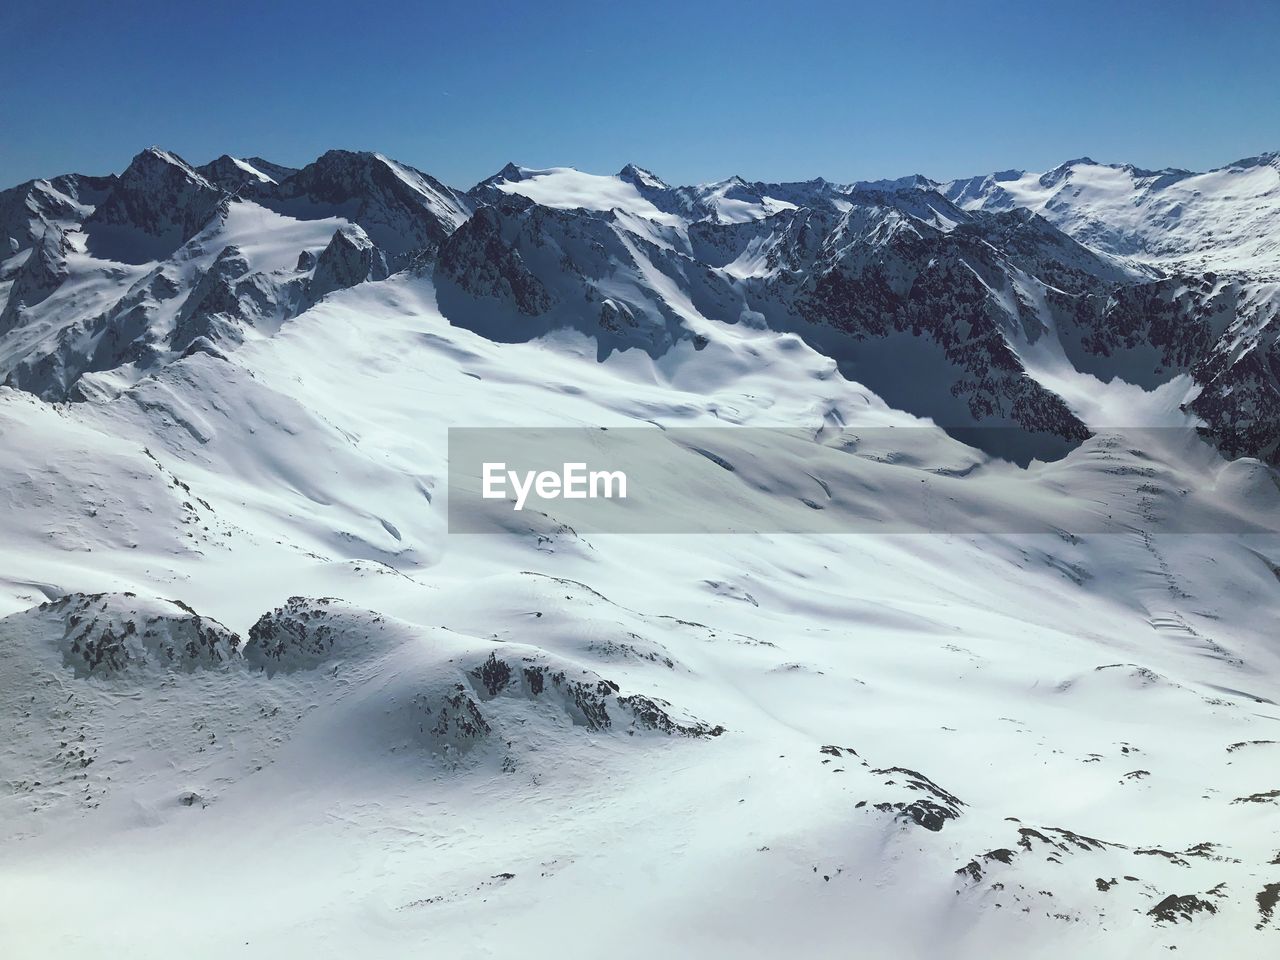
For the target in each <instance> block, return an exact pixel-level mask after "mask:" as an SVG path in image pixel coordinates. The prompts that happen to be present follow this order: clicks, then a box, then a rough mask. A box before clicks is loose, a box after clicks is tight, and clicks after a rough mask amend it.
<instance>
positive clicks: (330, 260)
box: [307, 227, 389, 303]
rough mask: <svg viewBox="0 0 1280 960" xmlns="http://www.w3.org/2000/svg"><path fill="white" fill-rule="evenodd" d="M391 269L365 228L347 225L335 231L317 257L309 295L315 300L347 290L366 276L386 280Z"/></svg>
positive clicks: (361, 281)
mask: <svg viewBox="0 0 1280 960" xmlns="http://www.w3.org/2000/svg"><path fill="white" fill-rule="evenodd" d="M388 272H389V271H388V269H387V260H386V257H385V256H383V253H382V251H381V250H379V249H378V248H377V247H376V246H374V245H373V242H372V241H370V239H369V238H368V237H367V236H365V234H364V231H363V230H361V229H360V228H359V227H346V228H343V229H341V230H337V231H335V232H334V234H333V238H332V239H331V240H330V241H329V244H328V246H326V247H325V248H324V250H323V251H322V252H321V253H320V256H319V257H318V258H317V259H316V265H315V272H314V274H313V275H312V277H311V283H310V284H309V285H308V287H307V298H308V300H309V301H310V302H311V303H315V302H317V301H319V300H320V299H321V298H322V297H323V296H324V295H325V294H327V293H332V292H333V291H335V290H345V289H346V288H347V287H354V286H355V285H356V284H357V283H363V282H364V281H366V280H384V279H386V277H387V275H388Z"/></svg>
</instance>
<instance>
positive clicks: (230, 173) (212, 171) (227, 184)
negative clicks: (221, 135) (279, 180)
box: [195, 153, 275, 193]
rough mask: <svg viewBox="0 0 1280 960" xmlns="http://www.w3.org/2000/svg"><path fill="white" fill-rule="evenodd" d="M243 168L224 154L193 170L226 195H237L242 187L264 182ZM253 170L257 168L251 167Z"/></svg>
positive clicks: (267, 174)
mask: <svg viewBox="0 0 1280 960" xmlns="http://www.w3.org/2000/svg"><path fill="white" fill-rule="evenodd" d="M245 166H246V164H244V163H240V162H238V161H237V160H236V159H235V158H234V157H231V156H229V155H227V154H225V153H224V154H223V155H222V156H220V157H218V159H216V160H212V161H210V162H209V163H206V164H204V165H203V166H200V167H196V168H195V170H196V172H197V173H199V174H200V176H202V177H204V178H205V179H206V180H208V181H209V182H210V183H212V184H213V185H214V186H216V187H218V188H219V189H221V190H225V191H226V192H227V193H238V192H239V191H240V190H241V189H242V188H243V187H246V186H251V185H253V184H260V183H265V182H266V181H264V180H263V179H262V178H261V177H258V176H254V173H253V170H247V169H245ZM248 166H250V167H252V166H253V164H248ZM253 169H254V170H257V169H258V168H257V167H253ZM260 172H261V173H263V174H265V175H266V176H267V177H269V178H270V179H272V180H274V179H275V178H274V177H271V174H269V173H267V172H266V171H265V170H261V171H260Z"/></svg>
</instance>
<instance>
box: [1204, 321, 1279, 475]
mask: <svg viewBox="0 0 1280 960" xmlns="http://www.w3.org/2000/svg"><path fill="white" fill-rule="evenodd" d="M1192 375H1193V376H1194V377H1195V379H1196V381H1197V382H1199V383H1201V384H1202V385H1203V389H1202V390H1201V391H1200V394H1199V395H1198V396H1197V397H1196V398H1195V399H1194V400H1193V401H1191V404H1190V409H1191V411H1192V412H1193V413H1195V414H1196V415H1197V416H1199V417H1201V418H1202V419H1203V420H1204V421H1205V423H1206V425H1207V426H1206V429H1205V432H1206V433H1207V434H1208V436H1209V437H1210V438H1211V439H1212V440H1213V442H1214V443H1215V444H1216V445H1217V446H1218V448H1219V449H1220V450H1222V452H1223V453H1225V454H1226V455H1227V456H1230V457H1241V456H1250V457H1257V458H1258V459H1260V460H1264V461H1266V462H1268V463H1270V464H1272V465H1273V466H1280V309H1277V308H1274V307H1273V308H1271V309H1270V310H1269V311H1265V310H1259V311H1258V312H1256V313H1251V314H1246V315H1244V316H1241V317H1240V318H1239V319H1238V320H1236V321H1235V322H1234V323H1233V324H1232V325H1231V327H1230V328H1229V329H1228V330H1227V331H1226V333H1225V334H1224V335H1223V336H1222V338H1221V340H1219V341H1218V343H1216V344H1215V345H1214V347H1213V349H1212V350H1211V351H1210V352H1209V354H1208V355H1207V356H1205V357H1204V359H1202V360H1201V361H1200V362H1199V363H1198V364H1196V366H1195V368H1194V370H1193V371H1192Z"/></svg>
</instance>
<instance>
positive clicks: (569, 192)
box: [494, 167, 680, 225]
mask: <svg viewBox="0 0 1280 960" xmlns="http://www.w3.org/2000/svg"><path fill="white" fill-rule="evenodd" d="M517 169H518V170H519V174H520V179H519V180H500V181H498V182H496V183H495V184H494V186H496V187H497V188H498V189H499V190H501V191H502V192H503V193H515V194H519V195H520V196H523V197H528V198H529V199H530V200H532V201H533V202H534V203H538V204H541V205H542V206H545V207H557V208H561V209H582V210H621V211H623V212H625V213H630V214H634V215H635V216H639V217H644V218H646V219H649V220H656V221H657V222H659V223H665V224H668V225H674V224H678V223H680V219H679V218H678V217H675V216H673V215H671V214H668V213H663V212H662V211H661V210H659V209H658V208H657V207H655V206H654V205H653V203H652V202H650V201H649V200H646V199H645V198H644V197H643V196H642V195H641V193H640V191H639V190H638V189H636V187H635V185H634V184H631V183H628V182H627V181H625V180H623V179H622V178H621V177H602V176H599V175H597V174H594V173H583V172H581V171H580V170H574V169H573V168H572V167H551V168H549V169H546V170H529V169H526V168H524V167H520V168H517Z"/></svg>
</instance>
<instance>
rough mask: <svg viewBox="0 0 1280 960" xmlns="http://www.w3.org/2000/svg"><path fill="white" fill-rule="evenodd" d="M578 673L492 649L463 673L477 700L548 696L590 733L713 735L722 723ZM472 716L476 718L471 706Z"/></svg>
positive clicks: (721, 728)
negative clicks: (675, 712) (684, 716)
mask: <svg viewBox="0 0 1280 960" xmlns="http://www.w3.org/2000/svg"><path fill="white" fill-rule="evenodd" d="M581 673H582V674H583V675H584V678H582V679H579V678H578V677H571V676H569V673H568V672H567V670H566V669H564V668H562V667H560V666H557V665H553V664H550V663H544V662H539V661H538V660H537V659H533V658H525V659H524V660H523V662H522V663H520V664H518V665H517V666H515V667H513V666H512V665H511V664H510V663H508V662H507V661H506V660H505V659H502V658H499V657H498V655H497V654H496V653H491V654H489V657H488V659H486V660H485V661H484V662H483V663H481V664H480V665H479V666H478V667H475V668H473V669H472V670H470V671H468V673H467V676H468V678H469V679H470V680H471V682H472V685H473V687H474V688H475V691H476V695H477V696H478V697H479V698H480V700H481V701H482V702H486V701H490V700H493V699H495V698H497V697H500V696H506V697H518V698H524V699H530V700H539V699H548V698H549V699H552V700H554V701H556V702H557V703H559V704H560V706H561V707H562V708H563V709H564V711H565V712H566V713H567V714H568V716H569V719H570V720H571V721H572V722H573V724H574V725H575V726H580V727H585V728H586V729H587V730H590V731H593V732H601V731H605V730H609V729H621V730H623V731H625V732H626V733H628V734H635V733H638V732H641V731H656V732H658V733H662V734H665V735H667V736H681V737H718V736H720V735H721V734H722V733H724V732H725V730H724V727H721V726H718V725H717V726H712V725H710V724H707V723H703V722H702V721H700V720H685V721H681V720H678V719H676V718H675V717H673V716H672V711H671V704H669V703H667V702H665V701H662V700H657V699H653V698H650V697H645V696H641V695H640V694H630V695H622V694H621V693H620V688H619V687H618V685H617V684H616V683H614V682H613V681H611V680H606V679H604V678H602V677H596V676H594V675H592V674H590V673H589V672H588V671H586V670H583V671H581ZM477 719H480V720H482V718H480V717H479V712H478V711H477Z"/></svg>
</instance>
